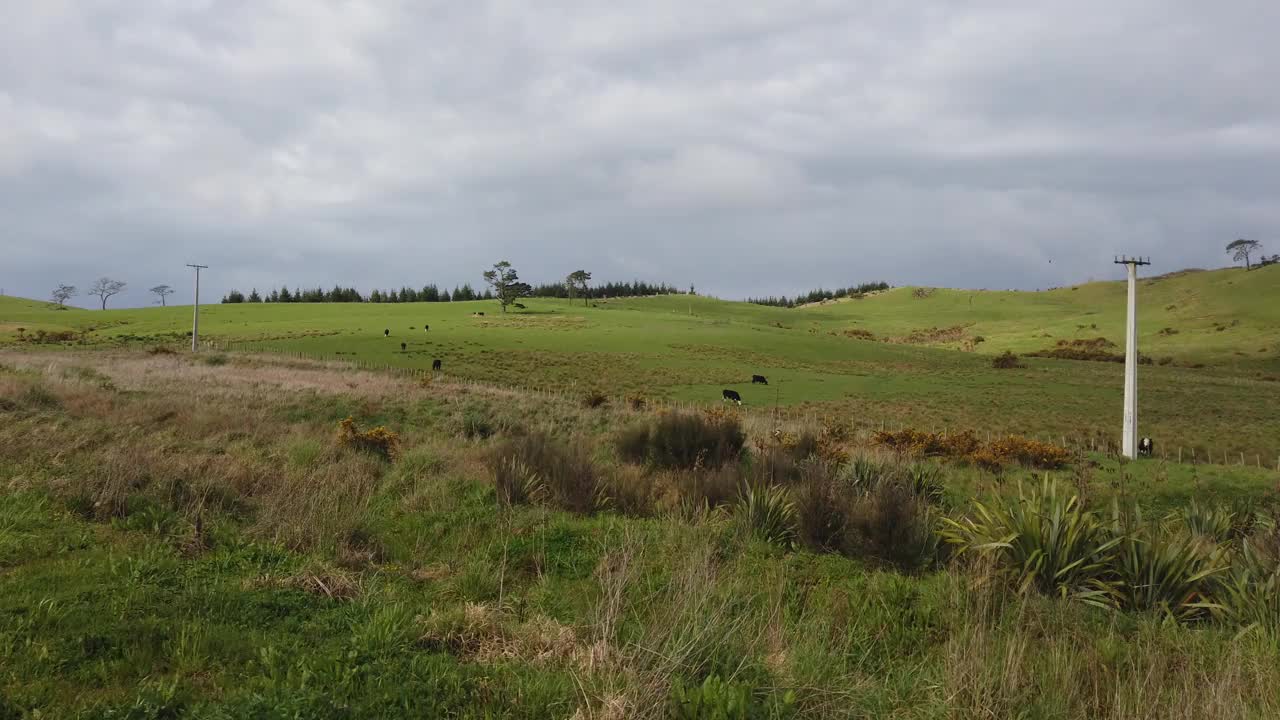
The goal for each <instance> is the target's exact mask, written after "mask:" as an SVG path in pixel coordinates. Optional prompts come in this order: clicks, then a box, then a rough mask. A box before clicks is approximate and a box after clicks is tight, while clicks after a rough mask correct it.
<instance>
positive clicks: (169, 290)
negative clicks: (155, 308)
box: [148, 285, 173, 307]
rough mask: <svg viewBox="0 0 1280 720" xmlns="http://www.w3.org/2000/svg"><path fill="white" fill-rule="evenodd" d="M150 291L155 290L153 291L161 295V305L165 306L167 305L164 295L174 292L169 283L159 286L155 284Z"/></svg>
mask: <svg viewBox="0 0 1280 720" xmlns="http://www.w3.org/2000/svg"><path fill="white" fill-rule="evenodd" d="M148 292H153V293H155V294H156V295H159V296H160V307H164V306H165V302H164V297H165V296H166V295H172V294H173V288H171V287H169V286H168V285H157V286H155V287H153V288H151V290H149V291H148Z"/></svg>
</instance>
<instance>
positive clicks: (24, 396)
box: [17, 384, 62, 410]
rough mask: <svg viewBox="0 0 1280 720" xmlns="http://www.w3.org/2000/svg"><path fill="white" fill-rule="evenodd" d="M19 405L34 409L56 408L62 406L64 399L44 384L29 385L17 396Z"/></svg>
mask: <svg viewBox="0 0 1280 720" xmlns="http://www.w3.org/2000/svg"><path fill="white" fill-rule="evenodd" d="M17 405H18V406H19V407H27V408H31V409H33V410H54V409H57V408H60V407H62V401H61V400H59V399H58V396H57V395H54V394H53V393H52V392H50V391H49V388H47V387H45V386H44V385H40V384H36V385H29V386H27V389H25V390H23V391H22V393H21V394H19V395H18V397H17Z"/></svg>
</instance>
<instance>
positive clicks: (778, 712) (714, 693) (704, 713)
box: [667, 675, 796, 720]
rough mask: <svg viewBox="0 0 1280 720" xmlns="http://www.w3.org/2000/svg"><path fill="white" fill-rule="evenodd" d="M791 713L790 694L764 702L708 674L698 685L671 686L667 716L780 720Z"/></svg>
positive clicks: (746, 689) (678, 718)
mask: <svg viewBox="0 0 1280 720" xmlns="http://www.w3.org/2000/svg"><path fill="white" fill-rule="evenodd" d="M795 711H796V701H795V693H794V692H793V691H790V690H788V691H787V692H785V693H783V694H782V696H781V697H774V696H770V697H769V698H768V699H767V700H765V699H763V698H760V697H757V696H756V695H755V694H754V693H752V692H751V688H750V687H749V686H747V685H743V684H740V683H736V682H726V681H724V680H721V679H720V676H719V675H709V676H707V678H706V679H705V680H703V681H702V684H701V685H685V684H684V683H683V682H677V683H676V684H675V685H673V686H672V688H671V710H670V712H669V713H668V715H667V717H670V718H673V720H707V719H708V718H710V719H714V720H721V719H723V720H749V719H751V718H778V719H779V720H781V719H785V718H790V717H793V716H794V715H795Z"/></svg>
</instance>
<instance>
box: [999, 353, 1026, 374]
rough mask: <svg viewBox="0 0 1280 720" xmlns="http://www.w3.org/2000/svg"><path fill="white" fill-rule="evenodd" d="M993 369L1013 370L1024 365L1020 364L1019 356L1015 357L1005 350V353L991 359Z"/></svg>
mask: <svg viewBox="0 0 1280 720" xmlns="http://www.w3.org/2000/svg"><path fill="white" fill-rule="evenodd" d="M991 367H993V368H995V369H997V370H1013V369H1016V368H1020V367H1023V364H1022V363H1020V362H1018V356H1017V355H1014V354H1013V353H1012V352H1010V351H1008V350H1005V351H1004V352H1002V353H1000V354H999V355H997V356H995V357H994V358H992V359H991Z"/></svg>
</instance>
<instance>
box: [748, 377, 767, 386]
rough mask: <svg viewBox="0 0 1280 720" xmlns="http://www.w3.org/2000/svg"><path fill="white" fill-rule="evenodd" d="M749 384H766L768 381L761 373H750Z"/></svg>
mask: <svg viewBox="0 0 1280 720" xmlns="http://www.w3.org/2000/svg"><path fill="white" fill-rule="evenodd" d="M751 384H752V385H768V384H769V381H768V380H766V379H765V377H764V376H763V375H752V376H751Z"/></svg>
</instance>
